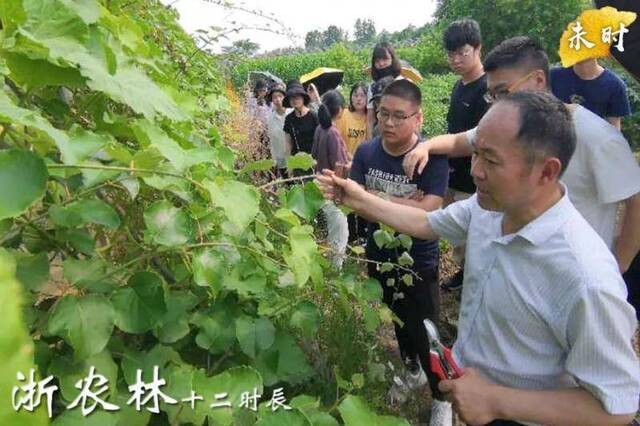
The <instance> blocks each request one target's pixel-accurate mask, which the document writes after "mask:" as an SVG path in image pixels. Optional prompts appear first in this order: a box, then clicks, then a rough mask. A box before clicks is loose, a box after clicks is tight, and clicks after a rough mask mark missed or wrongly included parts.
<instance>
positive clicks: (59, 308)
mask: <svg viewBox="0 0 640 426" xmlns="http://www.w3.org/2000/svg"><path fill="white" fill-rule="evenodd" d="M113 324H114V312H113V307H112V306H111V303H109V301H108V300H107V299H106V298H105V297H103V296H100V295H88V296H84V297H76V296H65V297H63V298H62V299H60V300H59V301H58V302H57V303H56V304H55V305H54V306H53V309H52V310H51V316H50V317H49V322H48V324H47V332H48V333H49V334H50V335H55V336H59V337H62V338H63V339H64V340H66V341H67V342H68V343H69V344H70V345H71V346H72V347H73V349H74V358H75V359H76V360H78V361H80V360H83V359H87V358H89V357H91V356H93V355H95V354H97V353H99V352H101V351H102V350H103V349H104V347H105V346H106V345H107V342H108V341H109V338H110V337H111V332H112V331H113Z"/></svg>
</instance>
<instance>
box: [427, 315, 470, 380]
mask: <svg viewBox="0 0 640 426" xmlns="http://www.w3.org/2000/svg"><path fill="white" fill-rule="evenodd" d="M424 328H426V329H427V336H428V337H429V363H430V364H431V371H433V373H434V374H435V375H436V376H438V377H439V378H440V380H451V379H457V378H458V377H460V376H462V370H461V369H460V367H458V364H456V362H455V360H454V359H453V356H452V355H451V349H449V348H447V347H446V346H445V345H443V344H442V342H440V335H439V334H438V329H437V328H436V325H435V324H434V323H433V322H431V321H430V320H428V319H425V320H424Z"/></svg>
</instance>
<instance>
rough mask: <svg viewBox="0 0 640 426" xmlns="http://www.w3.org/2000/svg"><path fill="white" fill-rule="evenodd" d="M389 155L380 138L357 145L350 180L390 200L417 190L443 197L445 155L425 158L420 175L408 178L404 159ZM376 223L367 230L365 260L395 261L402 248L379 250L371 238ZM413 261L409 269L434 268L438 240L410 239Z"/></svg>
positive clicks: (447, 179)
mask: <svg viewBox="0 0 640 426" xmlns="http://www.w3.org/2000/svg"><path fill="white" fill-rule="evenodd" d="M405 155H406V154H403V155H400V156H397V157H396V156H393V155H391V154H389V153H388V152H386V151H385V150H384V148H383V147H382V139H381V138H380V137H377V138H374V139H372V140H370V141H367V142H364V143H362V144H360V146H358V149H357V150H356V153H355V154H354V156H353V162H352V165H351V179H353V180H355V181H356V182H358V183H359V184H360V185H364V187H365V188H367V189H369V190H374V191H380V192H385V193H387V194H389V195H391V196H394V197H400V198H409V197H411V196H412V195H413V194H415V193H416V192H417V191H418V190H421V191H422V192H423V193H424V194H425V195H437V196H439V197H444V194H445V191H446V190H447V186H448V183H449V163H448V161H447V157H446V156H445V155H429V162H428V163H427V166H426V167H425V169H424V171H423V172H422V174H421V175H419V176H417V177H416V178H414V179H409V177H407V175H405V173H404V169H403V168H402V161H403V160H404V156H405ZM377 229H378V224H376V223H370V224H369V225H368V228H367V250H366V254H367V258H368V259H371V260H376V261H379V262H386V261H390V262H395V261H396V260H397V258H398V257H399V256H400V255H401V254H402V252H403V251H404V250H403V249H382V250H381V249H380V248H378V246H377V244H376V243H375V241H374V239H373V233H374V232H375V231H376V230H377ZM409 254H411V257H412V258H413V262H414V263H413V269H414V270H418V269H433V268H437V266H438V260H439V256H438V254H439V251H438V241H437V240H431V241H427V240H420V239H417V238H413V245H412V246H411V250H410V252H409Z"/></svg>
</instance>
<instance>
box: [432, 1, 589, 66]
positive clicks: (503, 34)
mask: <svg viewBox="0 0 640 426" xmlns="http://www.w3.org/2000/svg"><path fill="white" fill-rule="evenodd" d="M587 8H593V3H592V2H591V1H590V0H564V1H552V0H543V1H541V0H489V1H482V2H477V1H473V0H439V1H438V9H437V11H436V18H437V19H438V21H439V22H441V23H443V24H448V23H450V22H452V21H454V20H456V19H461V18H465V17H467V18H473V19H475V20H476V21H478V23H479V24H480V28H481V30H482V42H483V43H482V44H483V47H484V52H485V53H486V52H488V51H489V50H491V49H492V48H493V47H494V46H496V45H497V44H498V43H500V42H501V41H502V40H505V39H507V38H509V37H514V36H517V35H523V34H526V35H528V36H530V37H533V38H535V39H537V40H538V41H539V42H540V43H541V45H542V46H543V47H544V48H545V50H546V51H547V54H548V55H549V58H550V59H551V60H552V61H553V62H555V61H556V60H557V59H558V53H557V52H558V42H559V41H560V36H561V35H562V32H563V31H564V30H565V28H566V27H567V25H568V24H569V23H570V22H571V21H573V20H574V19H575V18H577V17H578V15H580V12H582V10H584V9H587Z"/></svg>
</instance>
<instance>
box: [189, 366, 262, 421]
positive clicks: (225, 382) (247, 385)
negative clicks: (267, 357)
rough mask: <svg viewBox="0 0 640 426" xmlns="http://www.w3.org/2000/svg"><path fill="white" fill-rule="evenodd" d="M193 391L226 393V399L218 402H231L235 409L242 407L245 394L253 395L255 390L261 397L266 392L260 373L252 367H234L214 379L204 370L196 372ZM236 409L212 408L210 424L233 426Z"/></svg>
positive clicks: (209, 415) (209, 412)
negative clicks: (241, 403)
mask: <svg viewBox="0 0 640 426" xmlns="http://www.w3.org/2000/svg"><path fill="white" fill-rule="evenodd" d="M193 389H194V390H195V391H196V392H197V393H198V394H200V395H215V394H221V393H225V394H227V396H226V398H224V400H221V401H216V402H218V403H223V402H229V403H230V404H231V406H232V407H234V408H235V407H238V406H239V405H240V402H241V400H242V394H243V393H245V392H247V393H249V394H253V390H254V389H255V390H256V392H257V393H258V395H261V394H262V393H263V391H264V387H263V383H262V377H261V376H260V373H259V372H258V371H256V370H255V369H253V368H251V367H233V368H230V369H228V370H225V371H224V372H222V373H220V374H218V375H215V376H212V377H207V376H206V375H205V374H204V372H203V371H202V370H196V372H195V374H194V378H193ZM234 408H231V407H217V408H213V409H211V408H210V409H209V410H208V411H207V416H208V417H209V424H214V425H221V426H229V425H231V424H232V423H233V411H234ZM236 409H237V408H236ZM240 410H242V409H240Z"/></svg>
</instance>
